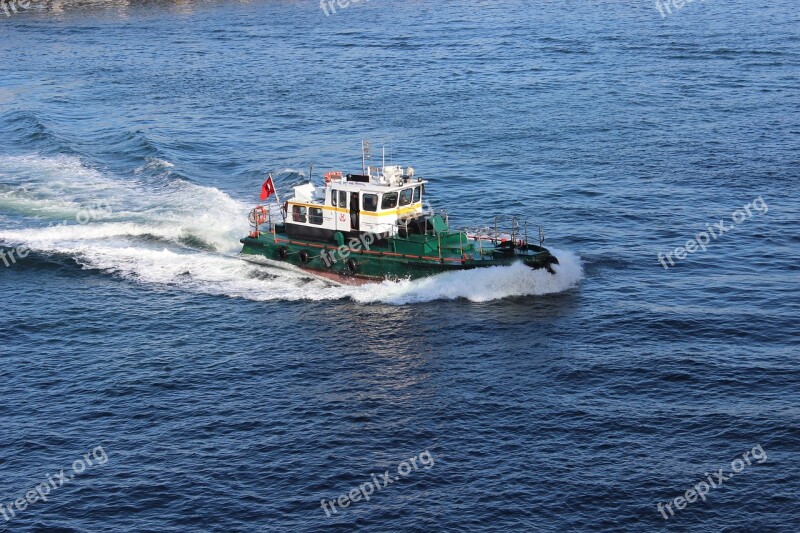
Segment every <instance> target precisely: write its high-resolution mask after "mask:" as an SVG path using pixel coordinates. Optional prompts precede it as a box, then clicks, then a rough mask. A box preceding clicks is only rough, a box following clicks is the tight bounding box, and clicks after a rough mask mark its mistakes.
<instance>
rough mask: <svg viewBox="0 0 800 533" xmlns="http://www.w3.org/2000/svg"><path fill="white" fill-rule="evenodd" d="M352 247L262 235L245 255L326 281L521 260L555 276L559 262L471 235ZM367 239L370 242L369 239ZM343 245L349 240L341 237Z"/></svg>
mask: <svg viewBox="0 0 800 533" xmlns="http://www.w3.org/2000/svg"><path fill="white" fill-rule="evenodd" d="M359 237H360V239H359V238H353V239H350V240H349V241H348V242H347V243H344V244H342V245H337V243H336V242H325V241H317V240H311V239H308V238H305V239H302V238H292V237H289V236H288V235H286V233H283V232H280V231H275V232H256V233H253V234H251V235H250V236H249V237H245V238H243V239H241V242H242V244H243V245H244V246H243V248H242V254H243V255H244V256H261V257H264V258H266V259H269V260H271V261H276V262H280V263H288V264H290V265H294V266H296V267H299V268H302V269H305V270H310V271H315V272H318V273H319V274H321V275H323V276H325V277H331V278H335V277H343V278H345V279H346V278H361V279H369V280H383V279H402V278H410V279H417V278H423V277H427V276H432V275H435V274H440V273H442V272H451V271H455V270H469V269H473V268H485V267H490V266H506V265H511V264H513V263H515V262H517V261H522V262H524V263H525V264H526V265H527V266H529V267H531V268H535V269H538V268H542V269H546V270H548V271H549V272H550V273H553V270H552V265H555V264H558V260H557V259H556V258H555V256H553V255H552V254H551V253H550V252H549V251H548V250H547V249H545V248H542V247H540V246H534V245H527V244H521V243H518V244H513V243H511V242H494V241H476V240H471V239H469V238H468V237H467V235H466V234H465V233H455V232H452V233H451V232H448V233H446V234H443V235H436V236H432V235H409V236H407V237H406V238H398V237H393V238H386V239H382V240H379V241H375V242H370V237H366V235H360V236H359ZM365 237H366V239H365ZM338 241H339V242H343V236H341V235H340V236H339V238H338Z"/></svg>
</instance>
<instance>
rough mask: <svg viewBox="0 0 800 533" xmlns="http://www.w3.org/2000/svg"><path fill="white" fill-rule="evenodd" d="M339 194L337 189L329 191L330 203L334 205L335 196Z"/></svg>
mask: <svg viewBox="0 0 800 533" xmlns="http://www.w3.org/2000/svg"><path fill="white" fill-rule="evenodd" d="M338 196H339V191H331V205H332V206H333V207H336V198H337V197H338Z"/></svg>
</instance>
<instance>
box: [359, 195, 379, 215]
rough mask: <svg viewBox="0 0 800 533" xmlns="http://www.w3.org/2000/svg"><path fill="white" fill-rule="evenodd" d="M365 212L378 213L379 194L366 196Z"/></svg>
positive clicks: (364, 197)
mask: <svg viewBox="0 0 800 533" xmlns="http://www.w3.org/2000/svg"><path fill="white" fill-rule="evenodd" d="M362 198H363V199H364V200H363V202H364V211H377V210H378V195H377V194H364V195H363V196H362Z"/></svg>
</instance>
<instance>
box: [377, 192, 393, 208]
mask: <svg viewBox="0 0 800 533" xmlns="http://www.w3.org/2000/svg"><path fill="white" fill-rule="evenodd" d="M395 207H397V193H396V192H387V193H385V194H384V195H383V201H381V209H394V208H395Z"/></svg>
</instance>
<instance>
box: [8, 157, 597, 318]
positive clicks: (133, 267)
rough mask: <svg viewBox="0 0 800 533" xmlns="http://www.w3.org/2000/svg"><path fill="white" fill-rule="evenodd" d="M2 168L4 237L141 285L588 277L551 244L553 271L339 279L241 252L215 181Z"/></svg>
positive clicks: (390, 294) (13, 164) (306, 289)
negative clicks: (95, 209) (153, 182)
mask: <svg viewBox="0 0 800 533" xmlns="http://www.w3.org/2000/svg"><path fill="white" fill-rule="evenodd" d="M165 163H166V164H165ZM161 165H162V166H165V167H168V166H169V164H168V163H167V162H162V163H161ZM0 175H2V178H3V182H4V183H10V184H11V185H12V186H11V187H9V188H7V189H6V190H3V191H0V201H1V202H2V203H3V206H4V207H5V208H6V209H8V210H10V211H13V212H16V213H17V214H20V215H23V216H24V217H25V219H26V220H28V219H29V220H30V222H31V225H30V226H27V227H26V226H23V227H19V228H13V229H0V241H3V242H5V244H6V245H14V246H18V245H24V246H27V247H28V248H30V249H31V250H33V251H35V252H40V253H42V254H57V255H60V256H67V257H70V258H73V259H74V260H75V261H77V262H78V263H79V264H80V265H81V266H82V267H83V268H85V269H90V270H96V271H100V272H103V273H111V274H113V275H116V276H119V277H121V278H124V279H127V280H130V281H133V282H137V283H143V284H155V285H168V286H175V287H179V288H181V289H185V290H190V291H196V292H200V293H205V294H214V295H221V296H228V297H236V298H246V299H251V300H259V301H267V300H337V299H344V298H350V299H352V300H355V301H358V302H363V303H372V302H384V303H393V304H405V303H415V302H426V301H431V300H437V299H456V298H465V299H468V300H471V301H474V302H485V301H490V300H495V299H498V298H505V297H510V296H532V295H542V294H549V293H556V292H561V291H564V290H567V289H569V288H572V287H574V286H576V285H577V284H578V283H579V281H580V280H581V278H582V276H583V272H582V268H581V261H580V258H579V257H578V256H577V255H575V254H573V253H572V252H569V251H563V250H553V253H554V254H555V255H556V256H557V257H558V259H559V261H560V265H557V266H556V267H554V269H555V270H556V274H555V275H552V274H549V273H547V272H546V271H544V270H532V269H530V268H528V267H526V266H524V265H523V264H521V263H519V264H515V265H512V266H508V267H491V268H483V269H475V270H469V271H463V272H451V273H445V274H440V275H437V276H433V277H430V278H425V279H420V280H413V281H412V280H400V281H384V282H381V283H374V284H366V285H362V286H336V285H331V284H330V283H326V282H324V281H320V280H318V279H316V278H314V277H313V276H309V275H307V274H305V273H303V272H301V271H295V270H290V269H284V268H276V267H274V266H269V265H261V264H252V263H249V262H245V261H242V260H241V259H240V258H239V257H237V254H238V251H239V250H240V248H241V246H240V244H239V238H240V237H241V236H242V235H244V234H246V232H247V230H248V227H247V219H246V213H247V210H248V206H247V205H245V204H244V203H242V202H240V201H238V200H235V199H233V198H231V197H230V196H228V195H227V194H226V193H224V192H223V191H220V190H218V189H216V188H212V187H203V186H199V185H195V184H192V183H189V182H186V181H183V180H176V181H175V182H173V183H171V184H170V186H168V187H166V188H163V187H162V188H159V189H152V188H149V187H148V186H147V185H146V184H145V183H144V182H142V181H138V180H134V181H130V182H128V181H123V180H119V179H114V178H112V177H109V176H107V175H105V174H103V173H101V172H99V171H97V170H95V169H92V168H87V167H86V166H84V165H82V164H81V162H80V161H79V160H78V159H77V158H75V157H68V156H59V157H53V158H45V157H39V156H23V157H4V158H0ZM98 204H103V205H105V206H107V208H108V213H107V214H104V216H103V217H102V218H98V219H95V220H93V221H91V222H89V223H87V224H79V223H78V222H77V221H76V220H77V218H78V215H79V213H81V212H82V210H84V208H85V206H86V205H98Z"/></svg>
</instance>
